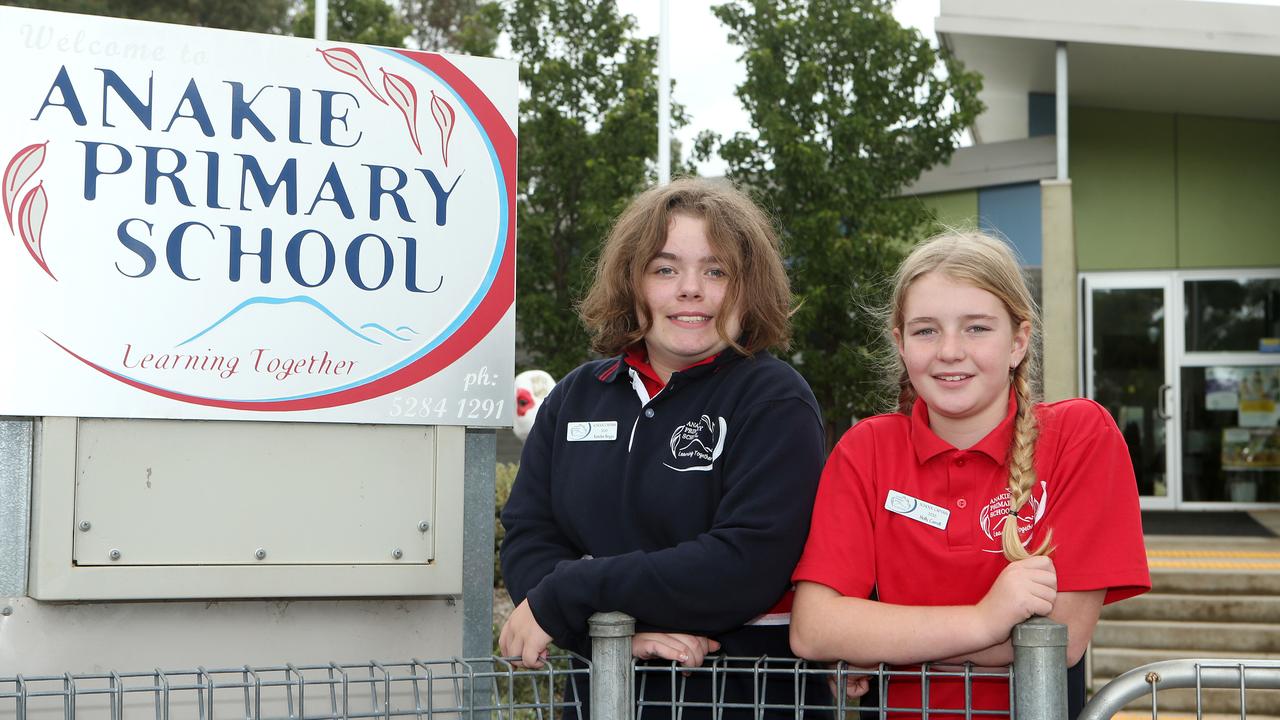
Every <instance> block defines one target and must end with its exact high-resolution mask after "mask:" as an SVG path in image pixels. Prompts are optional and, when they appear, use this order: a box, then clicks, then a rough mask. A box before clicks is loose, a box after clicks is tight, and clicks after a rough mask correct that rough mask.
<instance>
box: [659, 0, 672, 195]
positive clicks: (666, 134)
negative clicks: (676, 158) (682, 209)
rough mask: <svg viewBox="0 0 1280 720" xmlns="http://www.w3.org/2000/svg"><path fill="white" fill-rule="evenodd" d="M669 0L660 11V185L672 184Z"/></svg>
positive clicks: (662, 2) (664, 0) (661, 1)
mask: <svg viewBox="0 0 1280 720" xmlns="http://www.w3.org/2000/svg"><path fill="white" fill-rule="evenodd" d="M669 25H670V23H669V18H668V7H667V0H660V2H659V11H658V184H659V185H666V184H667V183H669V182H671V68H670V64H671V38H670V34H671V33H670V27H669Z"/></svg>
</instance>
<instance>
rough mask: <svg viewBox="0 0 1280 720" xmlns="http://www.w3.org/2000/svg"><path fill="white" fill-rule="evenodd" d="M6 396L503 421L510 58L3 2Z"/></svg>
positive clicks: (10, 399)
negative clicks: (77, 12)
mask: <svg viewBox="0 0 1280 720" xmlns="http://www.w3.org/2000/svg"><path fill="white" fill-rule="evenodd" d="M0 66H2V67H4V68H6V72H5V80H4V82H3V88H4V93H3V95H4V101H3V102H2V103H0V167H2V168H3V169H4V175H3V185H2V186H0V194H2V196H3V197H2V199H3V208H4V215H3V218H0V288H3V290H2V291H0V292H3V297H4V298H5V299H6V302H5V308H4V311H3V315H0V318H3V319H2V320H0V414H4V415H71V416H97V417H104V416H105V417H153V418H225V419H265V420H307V421H333V422H390V423H423V424H468V425H505V424H509V419H510V417H511V407H510V405H511V398H510V394H511V377H510V376H509V373H510V369H511V367H512V365H513V352H514V350H513V345H514V309H513V308H514V306H513V302H514V292H515V279H514V264H515V227H514V223H515V204H514V203H515V183H516V178H515V161H516V138H515V129H514V128H515V124H516V121H515V113H516V102H517V101H516V93H517V90H516V87H517V77H516V69H515V66H514V64H513V63H510V62H506V61H499V60H491V59H484V58H468V57H455V56H446V55H440V54H435V53H427V52H415V51H408V50H391V49H386V48H376V47H367V46H359V45H347V44H342V43H330V42H317V41H314V40H308V39H301V38H281V37H271V36H265V35H256V34H249V33H237V32H228V31H220V30H209V29H201V28H191V27H183V26H175V25H162V24H154V23H142V22H135V21H128V20H115V19H107V18H97V17H88V16H79V15H69V14H61V13H49V12H41V11H34V10H22V9H16V8H0Z"/></svg>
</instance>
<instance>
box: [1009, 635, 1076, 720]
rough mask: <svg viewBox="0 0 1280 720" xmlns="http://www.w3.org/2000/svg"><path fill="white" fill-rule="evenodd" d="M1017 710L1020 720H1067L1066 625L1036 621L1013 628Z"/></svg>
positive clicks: (1014, 688) (1016, 715) (1014, 702)
mask: <svg viewBox="0 0 1280 720" xmlns="http://www.w3.org/2000/svg"><path fill="white" fill-rule="evenodd" d="M1013 709H1014V717H1015V718H1017V720H1066V718H1067V626H1066V625H1062V624H1059V623H1056V622H1054V621H1052V620H1050V619H1049V618H1046V617H1033V618H1031V619H1030V620H1027V621H1026V622H1022V623H1019V624H1017V625H1015V626H1013Z"/></svg>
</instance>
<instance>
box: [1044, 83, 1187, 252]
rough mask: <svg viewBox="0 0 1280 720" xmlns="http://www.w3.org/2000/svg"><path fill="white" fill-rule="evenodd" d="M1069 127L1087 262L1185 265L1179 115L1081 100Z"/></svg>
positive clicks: (1081, 246) (1080, 244)
mask: <svg viewBox="0 0 1280 720" xmlns="http://www.w3.org/2000/svg"><path fill="white" fill-rule="evenodd" d="M1068 127H1069V131H1068V132H1069V133H1070V147H1069V152H1070V165H1069V167H1068V170H1069V175H1070V177H1071V194H1072V201H1073V204H1074V206H1075V212H1074V218H1075V225H1076V261H1077V263H1078V267H1079V269H1080V270H1082V271H1087V270H1141V269H1172V268H1175V267H1177V263H1178V256H1177V228H1176V227H1175V224H1174V223H1175V220H1176V209H1175V199H1176V187H1175V184H1174V180H1175V177H1174V174H1175V162H1174V118H1173V116H1172V115H1165V114H1159V113H1144V112H1133V111H1128V110H1108V109H1101V108H1079V107H1076V108H1071V115H1070V118H1069V122H1068Z"/></svg>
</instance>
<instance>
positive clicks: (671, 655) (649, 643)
mask: <svg viewBox="0 0 1280 720" xmlns="http://www.w3.org/2000/svg"><path fill="white" fill-rule="evenodd" d="M719 649H720V643H718V642H716V641H715V640H712V639H711V638H708V637H703V636H701V635H686V634H684V633H661V632H642V633H636V634H635V635H634V636H633V637H632V638H631V656H632V657H635V658H639V659H641V660H654V659H658V658H661V659H663V660H671V661H672V662H678V663H680V664H681V665H684V666H685V667H691V668H695V667H699V666H701V665H702V659H703V658H704V657H706V656H707V654H708V653H712V652H715V651H716V650H719Z"/></svg>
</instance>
